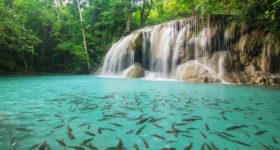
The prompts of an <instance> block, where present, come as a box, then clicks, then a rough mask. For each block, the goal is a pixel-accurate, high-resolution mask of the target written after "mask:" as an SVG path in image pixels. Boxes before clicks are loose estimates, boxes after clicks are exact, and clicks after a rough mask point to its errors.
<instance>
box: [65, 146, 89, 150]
mask: <svg viewBox="0 0 280 150" xmlns="http://www.w3.org/2000/svg"><path fill="white" fill-rule="evenodd" d="M68 148H73V149H75V150H84V149H85V148H83V147H81V146H68Z"/></svg>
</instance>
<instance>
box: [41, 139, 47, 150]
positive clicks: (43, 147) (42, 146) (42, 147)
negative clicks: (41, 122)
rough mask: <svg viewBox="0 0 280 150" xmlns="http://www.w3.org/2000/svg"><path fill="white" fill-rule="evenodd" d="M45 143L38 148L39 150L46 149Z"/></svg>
mask: <svg viewBox="0 0 280 150" xmlns="http://www.w3.org/2000/svg"><path fill="white" fill-rule="evenodd" d="M47 144H48V143H47V141H44V142H43V143H42V144H41V145H40V147H39V150H45V149H46V148H47Z"/></svg>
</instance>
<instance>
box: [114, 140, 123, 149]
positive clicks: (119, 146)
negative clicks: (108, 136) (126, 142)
mask: <svg viewBox="0 0 280 150" xmlns="http://www.w3.org/2000/svg"><path fill="white" fill-rule="evenodd" d="M122 149H123V142H122V139H119V142H118V145H117V147H116V150H122Z"/></svg>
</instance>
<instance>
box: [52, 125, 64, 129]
mask: <svg viewBox="0 0 280 150" xmlns="http://www.w3.org/2000/svg"><path fill="white" fill-rule="evenodd" d="M63 126H65V124H62V125H58V126H55V127H53V129H58V128H61V127H63Z"/></svg>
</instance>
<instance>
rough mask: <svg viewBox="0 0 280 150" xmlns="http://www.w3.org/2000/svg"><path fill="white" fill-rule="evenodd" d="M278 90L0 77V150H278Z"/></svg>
mask: <svg viewBox="0 0 280 150" xmlns="http://www.w3.org/2000/svg"><path fill="white" fill-rule="evenodd" d="M279 90H280V89H277V88H269V87H258V86H240V85H238V86H236V85H235V86H232V85H218V84H217V85H215V84H187V83H179V82H163V81H147V80H134V79H106V78H97V77H93V76H40V77H16V76H14V77H13V76H12V77H0V92H1V94H0V147H1V149H47V148H50V149H64V148H67V149H163V148H166V149H168V148H169V149H172V148H175V149H252V150H255V149H277V148H279V147H280V144H279V142H280V130H279V129H278V127H279V125H280V110H279V106H280V92H279Z"/></svg>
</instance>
